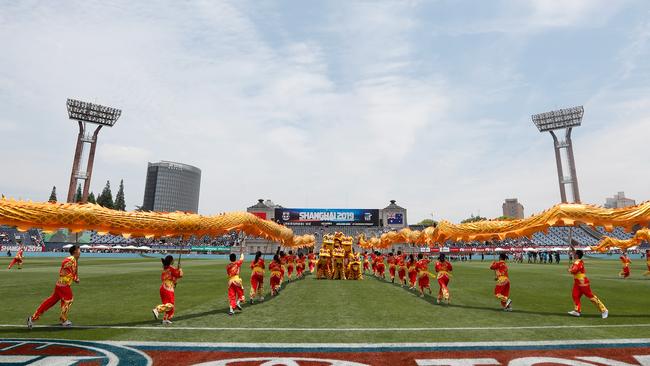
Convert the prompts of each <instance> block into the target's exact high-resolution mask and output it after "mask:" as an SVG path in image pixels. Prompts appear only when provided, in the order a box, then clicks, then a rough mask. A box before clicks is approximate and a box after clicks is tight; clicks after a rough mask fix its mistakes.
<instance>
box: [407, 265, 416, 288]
mask: <svg viewBox="0 0 650 366" xmlns="http://www.w3.org/2000/svg"><path fill="white" fill-rule="evenodd" d="M415 263H416V261H415V260H413V261H409V262H408V263H407V265H406V268H407V269H408V275H409V287H410V288H415V281H416V280H417V278H418V270H417V268H415Z"/></svg>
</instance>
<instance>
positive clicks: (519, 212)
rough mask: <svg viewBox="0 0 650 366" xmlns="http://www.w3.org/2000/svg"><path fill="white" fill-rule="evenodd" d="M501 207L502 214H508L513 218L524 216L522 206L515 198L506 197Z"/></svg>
mask: <svg viewBox="0 0 650 366" xmlns="http://www.w3.org/2000/svg"><path fill="white" fill-rule="evenodd" d="M501 208H502V209H503V216H508V217H511V218H513V219H523V218H524V206H523V205H522V204H521V203H519V200H518V199H516V198H506V201H505V202H504V203H503V204H502V205H501Z"/></svg>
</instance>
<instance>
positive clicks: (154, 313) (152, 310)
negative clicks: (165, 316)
mask: <svg viewBox="0 0 650 366" xmlns="http://www.w3.org/2000/svg"><path fill="white" fill-rule="evenodd" d="M151 312H152V313H153V317H154V318H156V320H158V316H159V315H160V314H159V313H158V310H157V309H156V308H153V309H151Z"/></svg>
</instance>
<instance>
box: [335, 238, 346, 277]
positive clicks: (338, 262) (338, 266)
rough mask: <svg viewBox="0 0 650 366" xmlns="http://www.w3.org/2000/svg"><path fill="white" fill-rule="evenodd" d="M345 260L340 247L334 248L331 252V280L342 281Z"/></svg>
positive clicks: (343, 252) (343, 251)
mask: <svg viewBox="0 0 650 366" xmlns="http://www.w3.org/2000/svg"><path fill="white" fill-rule="evenodd" d="M344 258H345V250H344V249H343V248H341V247H338V246H337V247H334V250H333V251H332V279H333V280H344V279H345V268H344V266H343V259H344Z"/></svg>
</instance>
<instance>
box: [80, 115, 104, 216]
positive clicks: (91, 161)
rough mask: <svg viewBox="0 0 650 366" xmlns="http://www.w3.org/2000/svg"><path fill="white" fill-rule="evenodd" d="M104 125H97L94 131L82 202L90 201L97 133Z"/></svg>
mask: <svg viewBox="0 0 650 366" xmlns="http://www.w3.org/2000/svg"><path fill="white" fill-rule="evenodd" d="M101 129H102V125H99V126H97V128H96V129H95V133H93V142H92V143H91V144H90V154H89V155H88V166H87V168H86V180H85V181H84V190H83V197H82V198H81V202H84V203H85V202H88V191H89V190H90V178H91V177H92V175H93V165H94V163H95V148H96V147H97V135H98V134H99V130H101Z"/></svg>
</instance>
